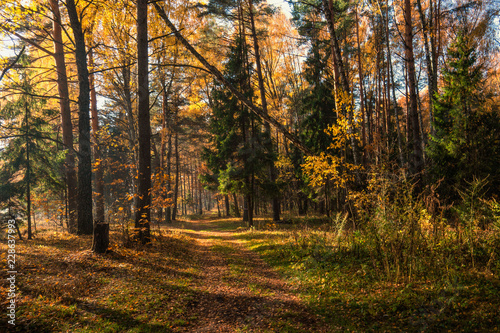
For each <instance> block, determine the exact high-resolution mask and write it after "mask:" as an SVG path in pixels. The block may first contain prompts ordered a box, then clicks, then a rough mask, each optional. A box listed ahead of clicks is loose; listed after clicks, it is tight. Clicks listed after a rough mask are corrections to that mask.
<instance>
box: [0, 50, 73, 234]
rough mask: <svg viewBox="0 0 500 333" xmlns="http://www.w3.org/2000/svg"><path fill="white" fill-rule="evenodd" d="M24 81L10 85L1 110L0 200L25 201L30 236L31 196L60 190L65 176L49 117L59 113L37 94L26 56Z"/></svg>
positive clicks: (23, 72)
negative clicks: (8, 94)
mask: <svg viewBox="0 0 500 333" xmlns="http://www.w3.org/2000/svg"><path fill="white" fill-rule="evenodd" d="M22 63H23V67H24V68H23V69H22V72H21V82H19V83H14V84H13V85H11V86H10V87H9V88H10V89H11V91H12V92H14V93H15V95H14V96H10V97H9V98H6V103H5V104H4V106H3V107H2V109H1V110H0V124H1V127H0V137H1V139H2V140H6V141H4V142H2V149H1V150H0V161H2V162H1V163H0V184H1V185H0V202H2V203H3V202H15V201H17V202H22V203H25V204H26V218H27V222H28V223H27V227H28V239H32V229H31V227H32V224H31V198H32V193H33V192H34V190H40V189H43V190H44V191H46V192H52V193H53V192H60V191H61V190H62V189H63V188H64V180H63V177H62V175H61V173H60V172H59V170H61V168H62V164H63V154H62V152H61V151H59V150H58V147H57V145H56V144H58V143H59V142H58V141H57V138H56V133H54V132H53V130H52V128H53V124H51V123H50V122H49V121H47V119H50V118H52V117H54V115H57V112H56V111H55V110H52V109H50V108H47V101H46V99H43V98H40V97H37V94H38V92H37V91H36V86H35V85H34V83H33V82H32V81H31V77H30V75H32V73H30V72H29V71H28V70H27V69H26V67H27V57H24V59H23V61H22Z"/></svg>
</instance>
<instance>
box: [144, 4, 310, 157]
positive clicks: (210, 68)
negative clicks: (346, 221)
mask: <svg viewBox="0 0 500 333" xmlns="http://www.w3.org/2000/svg"><path fill="white" fill-rule="evenodd" d="M153 6H154V7H155V9H156V11H157V12H158V15H159V16H160V17H161V18H162V19H163V21H164V22H165V23H166V25H167V26H168V27H169V29H170V30H171V31H172V32H173V33H174V35H175V37H176V38H177V40H178V41H179V42H180V43H181V44H182V45H184V47H185V48H186V49H187V50H188V51H189V52H191V54H193V55H194V56H195V57H196V59H198V61H199V62H201V63H202V64H203V66H205V68H206V69H207V70H208V71H209V72H210V73H212V75H214V76H215V77H216V78H217V80H218V81H219V82H221V83H222V84H223V85H224V86H226V88H227V89H229V90H230V91H231V93H232V94H233V95H234V96H235V97H236V98H237V99H239V100H240V101H241V102H242V103H243V104H245V105H246V106H247V107H248V108H249V109H250V110H251V111H252V112H253V113H255V114H256V115H257V116H258V117H259V118H261V119H262V120H264V121H265V122H267V123H269V124H270V125H272V126H274V127H275V128H276V129H277V130H278V131H280V132H281V133H282V134H283V136H284V137H286V138H287V139H288V140H290V142H292V144H293V145H295V146H296V147H297V148H299V149H300V150H302V151H303V152H304V153H305V154H307V155H312V152H311V150H310V149H309V148H308V147H306V146H305V145H304V144H303V143H302V141H300V140H299V138H298V137H296V136H295V135H293V134H292V133H290V132H289V131H288V130H287V129H286V128H285V126H283V125H282V124H281V123H279V122H278V121H277V120H276V119H274V118H273V117H271V116H269V115H268V114H266V113H265V112H264V111H263V110H262V109H261V108H259V107H257V106H255V105H254V104H253V103H252V102H251V101H249V100H248V99H247V98H246V97H245V96H243V94H242V93H241V92H239V91H238V90H237V89H236V88H235V87H234V86H233V85H232V84H231V83H229V81H228V80H226V78H225V77H224V76H223V75H222V73H221V72H220V71H219V70H218V69H217V68H215V67H214V66H212V65H210V63H208V61H207V60H206V59H205V58H204V57H203V56H202V55H201V54H200V53H198V51H196V50H195V49H194V47H193V46H191V44H190V43H189V42H188V41H187V40H186V39H185V38H184V37H183V36H182V35H181V33H180V32H179V30H177V28H176V27H175V26H174V24H173V23H172V22H171V21H170V19H169V18H168V16H167V14H166V13H165V10H164V9H163V8H162V7H161V6H160V5H159V4H158V3H156V2H154V3H153Z"/></svg>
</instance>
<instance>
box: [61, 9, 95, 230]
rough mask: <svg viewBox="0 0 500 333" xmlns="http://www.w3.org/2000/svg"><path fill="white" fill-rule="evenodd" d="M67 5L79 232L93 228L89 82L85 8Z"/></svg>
mask: <svg viewBox="0 0 500 333" xmlns="http://www.w3.org/2000/svg"><path fill="white" fill-rule="evenodd" d="M66 8H67V9H68V15H69V19H70V23H71V29H72V30H73V36H74V39H75V58H76V67H77V70H78V87H79V94H78V148H79V149H78V155H79V156H78V157H79V159H78V233H79V234H84V235H90V234H92V232H93V218H92V152H91V145H90V115H89V113H90V83H89V70H88V67H87V50H86V46H85V35H84V33H83V29H82V17H83V12H81V13H78V10H77V8H76V4H75V1H74V0H67V1H66Z"/></svg>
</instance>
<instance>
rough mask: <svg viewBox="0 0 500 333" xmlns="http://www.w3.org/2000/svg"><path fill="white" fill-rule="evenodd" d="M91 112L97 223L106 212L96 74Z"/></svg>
mask: <svg viewBox="0 0 500 333" xmlns="http://www.w3.org/2000/svg"><path fill="white" fill-rule="evenodd" d="M89 64H90V67H93V66H94V54H93V52H92V50H90V51H89ZM89 82H90V113H91V115H92V132H93V139H94V140H93V141H94V161H95V165H96V167H95V170H96V171H95V204H96V216H95V219H96V221H97V223H103V222H104V221H105V213H104V172H103V165H102V156H101V151H100V148H99V140H98V137H97V136H98V135H99V118H98V116H97V93H96V90H95V81H94V74H90V80H89ZM94 230H95V228H94Z"/></svg>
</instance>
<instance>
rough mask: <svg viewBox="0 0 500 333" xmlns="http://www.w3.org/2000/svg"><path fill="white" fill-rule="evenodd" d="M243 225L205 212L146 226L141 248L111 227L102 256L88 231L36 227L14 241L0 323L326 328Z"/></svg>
mask: <svg viewBox="0 0 500 333" xmlns="http://www.w3.org/2000/svg"><path fill="white" fill-rule="evenodd" d="M116 229H117V228H116V227H115V230H116ZM242 229H243V225H242V224H241V223H239V222H237V221H236V220H224V221H220V220H213V219H199V220H191V221H182V222H176V223H175V224H172V225H169V226H162V227H158V226H154V227H153V235H155V237H154V241H153V243H152V244H151V245H146V246H144V247H137V246H131V247H124V246H123V245H122V244H123V243H126V242H124V241H123V239H120V237H121V235H122V234H123V232H122V231H120V232H118V231H116V232H114V233H112V246H111V249H112V250H111V251H110V252H109V253H107V254H104V255H97V254H94V253H92V252H91V251H90V250H89V249H90V247H91V246H90V244H91V237H90V236H81V237H76V236H73V235H68V234H66V233H63V232H55V231H50V232H47V231H45V232H42V233H38V234H37V237H36V238H35V239H34V240H32V241H26V240H24V241H17V244H16V255H17V257H16V270H17V271H18V275H17V280H16V287H17V288H18V291H17V297H18V298H17V310H16V326H15V328H14V329H13V328H12V327H11V326H10V325H9V324H7V323H5V322H2V323H1V325H2V326H0V330H1V327H7V328H8V329H10V330H11V331H17V332H96V331H99V332H306V331H309V332H322V331H331V328H330V327H328V325H327V324H326V323H324V322H323V320H322V319H321V318H320V317H319V316H317V315H316V314H315V313H314V311H313V310H312V309H311V308H309V307H308V305H307V304H306V303H305V302H304V301H303V300H301V298H299V297H298V296H297V294H296V292H295V287H293V286H292V285H291V284H289V283H287V282H285V280H284V279H283V278H281V277H280V276H279V275H278V274H277V273H276V272H275V271H274V270H273V269H272V268H271V267H270V266H268V265H267V264H266V263H265V262H264V261H263V260H262V259H260V258H259V256H258V255H257V254H255V253H254V252H252V251H250V250H249V249H248V248H247V246H246V243H245V241H244V240H242V239H241V237H236V235H238V231H241V230H242ZM4 245H5V242H2V255H3V256H5V254H6V253H7V247H6V246H5V247H4ZM3 273H4V272H3ZM4 295H5V293H4ZM2 303H3V305H7V303H6V298H4V299H3V300H2ZM3 308H5V307H3ZM4 319H5V315H3V316H2V320H4Z"/></svg>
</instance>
